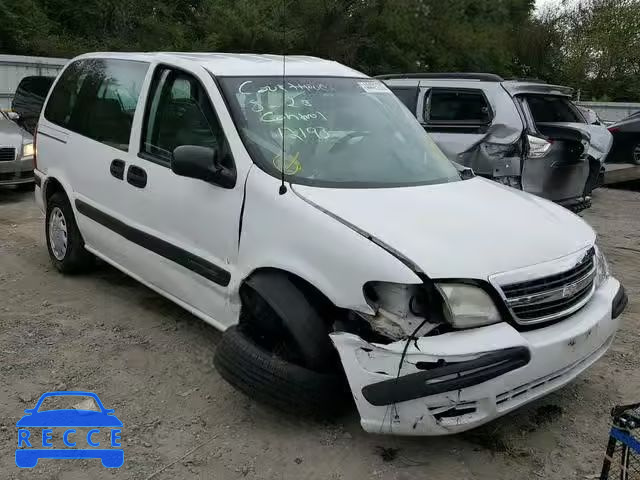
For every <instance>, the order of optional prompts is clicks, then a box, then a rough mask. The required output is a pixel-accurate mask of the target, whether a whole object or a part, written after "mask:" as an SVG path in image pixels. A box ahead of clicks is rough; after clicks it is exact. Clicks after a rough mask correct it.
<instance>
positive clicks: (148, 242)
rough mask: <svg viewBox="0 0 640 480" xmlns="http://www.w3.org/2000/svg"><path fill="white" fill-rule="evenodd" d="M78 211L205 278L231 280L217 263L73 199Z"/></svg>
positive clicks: (224, 283)
mask: <svg viewBox="0 0 640 480" xmlns="http://www.w3.org/2000/svg"><path fill="white" fill-rule="evenodd" d="M75 204H76V208H77V209H78V212H80V213H81V214H82V215H84V216H86V217H88V218H90V219H91V220H93V221H94V222H97V223H99V224H101V225H103V226H104V227H106V228H108V229H109V230H112V231H114V232H115V233H117V234H118V235H120V236H122V237H124V238H126V239H127V240H129V241H131V242H133V243H135V244H137V245H140V246H141V247H143V248H146V249H147V250H151V251H152V252H154V253H156V254H158V255H160V256H162V257H164V258H166V259H168V260H171V261H172V262H175V263H177V264H178V265H182V266H183V267H184V268H187V269H189V270H191V271H192V272H195V273H197V274H198V275H201V276H203V277H204V278H206V279H207V280H211V281H212V282H214V283H217V284H218V285H222V286H223V287H226V286H227V285H229V281H230V280H231V274H230V273H229V272H228V271H227V270H225V269H224V268H221V267H219V266H217V265H214V264H213V263H211V262H209V261H208V260H205V259H204V258H201V257H198V256H196V255H194V254H192V253H190V252H187V251H186V250H184V249H182V248H180V247H177V246H175V245H173V244H171V243H168V242H166V241H164V240H162V239H160V238H158V237H154V236H153V235H149V234H148V233H146V232H143V231H141V230H138V229H137V228H134V227H131V226H129V225H127V224H126V223H124V222H121V221H120V220H118V219H116V218H113V217H112V216H111V215H108V214H106V213H104V212H102V211H100V210H98V209H97V208H95V207H92V206H91V205H89V204H88V203H85V202H83V201H82V200H77V199H76V201H75Z"/></svg>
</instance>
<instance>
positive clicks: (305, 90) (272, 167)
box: [218, 77, 460, 188]
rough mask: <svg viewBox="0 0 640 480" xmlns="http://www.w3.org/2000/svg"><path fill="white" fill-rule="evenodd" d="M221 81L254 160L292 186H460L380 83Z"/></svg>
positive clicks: (305, 79)
mask: <svg viewBox="0 0 640 480" xmlns="http://www.w3.org/2000/svg"><path fill="white" fill-rule="evenodd" d="M218 80H219V81H220V83H221V85H222V90H223V93H224V95H225V96H226V98H227V102H228V104H229V106H230V108H231V114H232V116H233V117H234V121H235V123H236V125H237V127H238V130H239V131H240V134H241V136H242V139H243V141H244V143H245V145H246V147H247V149H248V150H249V153H250V154H251V155H252V157H253V160H254V162H255V163H256V164H258V166H259V167H260V168H262V169H263V170H265V171H267V172H268V173H270V174H272V175H274V176H277V177H279V176H280V174H281V172H282V169H283V168H284V173H285V177H286V179H287V180H288V181H290V182H292V183H301V184H306V185H316V186H326V187H343V188H345V187H346V188H349V187H350V188H371V187H393V186H409V185H426V184H434V183H444V182H452V181H457V180H460V176H459V175H458V171H457V170H456V168H455V167H454V166H453V164H452V163H451V162H450V161H449V160H448V159H447V158H446V157H445V155H444V154H443V153H442V152H441V151H440V149H439V148H438V147H437V146H436V145H435V143H434V142H433V140H431V138H430V137H429V135H427V133H426V132H425V131H424V130H423V129H422V127H421V126H420V124H419V123H418V122H417V120H416V119H415V118H414V117H413V116H412V115H411V113H410V112H409V110H407V108H406V107H405V106H404V105H403V104H402V103H401V102H400V101H399V100H398V99H397V98H396V96H395V95H394V94H393V93H391V91H390V90H389V89H387V87H386V86H385V85H384V84H383V83H382V82H380V81H378V80H373V79H368V78H321V77H286V80H285V82H284V85H285V86H284V87H283V81H282V77H251V78H248V77H218ZM283 92H285V93H286V95H285V98H283ZM283 103H284V108H283ZM283 112H284V114H283ZM283 140H284V150H285V155H284V162H283V159H282V142H283Z"/></svg>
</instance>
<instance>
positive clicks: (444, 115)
mask: <svg viewBox="0 0 640 480" xmlns="http://www.w3.org/2000/svg"><path fill="white" fill-rule="evenodd" d="M424 118H425V120H426V121H427V123H436V124H457V123H463V124H471V125H477V124H480V125H483V124H487V123H489V122H490V121H491V118H492V114H491V108H490V107H489V102H487V99H486V97H485V96H484V94H483V93H482V91H480V90H469V89H465V90H462V89H459V90H454V89H443V88H434V89H432V90H431V92H430V93H429V95H428V97H427V101H426V102H425V115H424Z"/></svg>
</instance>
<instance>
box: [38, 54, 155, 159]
mask: <svg viewBox="0 0 640 480" xmlns="http://www.w3.org/2000/svg"><path fill="white" fill-rule="evenodd" d="M148 66H149V64H148V63H145V62H136V61H131V60H111V59H109V60H106V59H93V58H92V59H86V60H79V61H77V62H74V63H73V64H71V65H70V66H69V67H68V68H67V69H66V70H65V71H64V72H63V73H62V75H61V77H60V80H59V81H58V83H56V86H55V87H54V90H53V92H52V93H51V97H50V99H49V102H48V103H47V107H46V109H45V112H44V115H45V118H46V119H47V120H49V121H50V122H53V123H55V124H57V125H60V126H62V127H65V128H68V129H69V130H72V131H74V132H76V133H79V134H81V135H84V136H85V137H89V138H92V139H94V140H97V141H99V142H101V143H104V144H106V145H110V146H112V147H115V148H118V149H120V150H125V151H126V150H127V149H128V147H129V136H130V134H131V125H132V123H133V115H134V113H135V111H136V107H137V105H138V98H139V96H140V90H141V88H142V83H143V82H144V78H145V75H146V73H147V69H148Z"/></svg>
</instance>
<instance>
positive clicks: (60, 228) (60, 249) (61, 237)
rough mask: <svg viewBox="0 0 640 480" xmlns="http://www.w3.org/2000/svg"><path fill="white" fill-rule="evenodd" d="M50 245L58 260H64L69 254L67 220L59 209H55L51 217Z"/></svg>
mask: <svg viewBox="0 0 640 480" xmlns="http://www.w3.org/2000/svg"><path fill="white" fill-rule="evenodd" d="M49 243H50V244H51V252H52V253H53V256H54V257H56V259H57V260H60V261H62V260H64V256H65V255H66V254H67V220H66V219H65V218H64V214H63V213H62V210H60V208H59V207H53V210H51V215H50V216H49Z"/></svg>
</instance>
